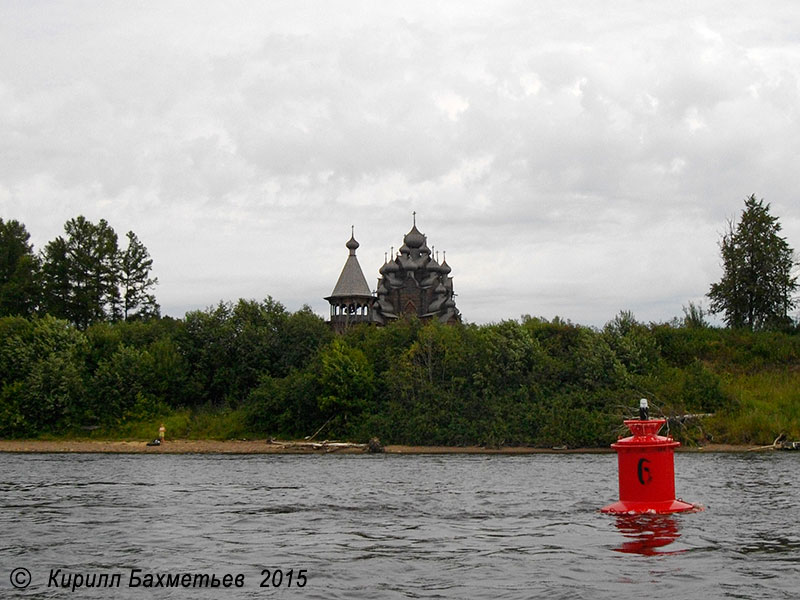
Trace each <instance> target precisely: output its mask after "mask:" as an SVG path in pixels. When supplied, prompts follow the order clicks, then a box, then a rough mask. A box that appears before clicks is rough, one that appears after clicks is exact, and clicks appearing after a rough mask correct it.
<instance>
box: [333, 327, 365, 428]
mask: <svg viewBox="0 0 800 600" xmlns="http://www.w3.org/2000/svg"><path fill="white" fill-rule="evenodd" d="M321 364H322V370H321V376H320V383H321V385H322V395H321V396H320V398H319V408H320V410H321V411H322V412H323V413H325V414H326V415H330V416H331V417H334V418H335V420H336V421H337V423H336V425H337V426H338V427H340V428H341V429H337V427H336V426H332V429H333V430H334V431H335V432H336V433H339V434H341V433H345V432H346V431H347V427H348V425H349V421H350V420H351V419H353V418H355V417H356V416H358V415H359V414H360V413H361V412H362V411H363V410H364V409H366V408H367V406H369V403H370V401H371V400H372V397H373V394H374V393H375V373H374V371H373V369H372V365H371V364H370V363H369V361H368V360H367V357H366V356H365V355H364V353H363V352H362V351H361V350H359V349H358V348H352V347H350V346H348V345H347V344H346V343H345V342H344V341H343V340H342V339H341V338H336V339H334V340H333V342H331V344H330V345H329V346H328V347H327V348H326V349H325V350H323V351H322V354H321Z"/></svg>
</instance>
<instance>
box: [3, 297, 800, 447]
mask: <svg viewBox="0 0 800 600" xmlns="http://www.w3.org/2000/svg"><path fill="white" fill-rule="evenodd" d="M694 317H695V319H692V318H691V315H690V314H687V318H686V319H684V320H683V321H682V322H677V321H676V322H675V323H672V324H650V325H646V324H643V323H639V322H637V321H636V319H635V318H634V317H633V315H631V314H630V313H626V312H623V313H620V314H619V315H618V316H617V317H616V318H615V319H613V320H612V321H611V322H609V323H608V324H607V325H606V326H605V327H604V328H603V329H602V330H595V329H592V328H588V327H583V326H579V325H575V324H572V323H570V322H567V321H563V320H560V319H554V320H553V321H547V320H544V319H536V318H530V317H524V318H523V319H521V320H520V321H504V322H501V323H494V324H489V325H459V326H442V325H438V324H428V325H423V324H421V323H419V322H417V321H413V320H412V321H403V322H399V323H394V324H392V325H390V326H388V327H383V328H376V327H369V326H364V327H357V328H354V329H352V330H351V331H350V332H349V333H348V334H346V335H345V336H339V337H335V336H334V335H333V334H332V333H331V332H330V330H329V328H328V326H327V325H326V324H325V323H324V322H323V321H322V319H320V318H319V317H317V316H316V315H314V314H313V313H312V312H311V310H310V309H309V308H307V307H306V308H303V309H301V310H299V311H297V312H293V313H292V312H289V311H287V310H286V309H285V308H284V307H283V306H282V305H281V304H280V303H278V302H276V301H274V300H272V299H271V298H268V299H266V300H265V301H263V302H255V301H248V300H240V301H239V302H237V303H236V304H230V303H220V304H219V305H217V306H215V307H211V308H208V309H206V310H203V311H195V312H191V313H189V314H187V315H186V318H185V319H183V320H174V319H169V318H163V319H152V320H149V321H132V322H125V321H119V322H115V323H97V324H94V325H90V326H89V327H87V328H86V329H85V330H81V329H79V328H77V327H75V326H74V325H72V324H70V323H69V322H67V321H65V320H61V319H56V318H54V317H50V316H45V317H36V316H33V317H27V318H26V317H5V318H1V319H0V435H2V436H26V437H30V436H36V435H65V434H67V435H89V434H91V435H95V436H96V435H112V436H119V435H134V436H138V437H147V436H154V435H155V432H156V429H157V426H158V423H159V422H160V421H164V422H166V424H167V429H168V432H169V434H170V435H174V436H187V437H192V436H211V437H253V436H262V437H268V436H275V437H304V436H309V435H312V434H314V433H315V432H317V431H319V433H318V436H319V438H329V439H330V438H347V439H351V440H366V439H368V438H369V437H372V436H378V437H379V438H381V440H382V441H384V442H385V443H405V444H449V445H467V444H481V445H490V446H496V445H536V446H561V445H568V446H605V445H606V444H608V443H609V442H611V441H613V440H614V439H615V438H616V436H617V435H618V434H619V433H620V424H621V419H622V418H623V417H625V416H631V415H632V414H633V411H634V408H635V407H636V405H637V401H638V398H640V397H647V398H649V399H650V400H651V402H652V404H653V405H654V407H655V408H654V411H655V412H662V413H663V414H666V415H668V416H673V417H678V416H681V415H686V414H696V413H702V414H705V413H709V414H710V413H713V414H714V416H713V417H704V418H701V419H689V420H684V419H675V420H673V421H671V424H672V427H673V431H672V433H673V434H675V435H677V436H678V437H679V438H682V439H683V440H684V441H687V442H689V443H694V442H697V441H705V440H708V439H709V438H712V439H713V440H714V441H720V442H740V443H769V442H771V441H772V439H773V438H774V437H775V436H777V435H778V434H779V433H781V432H785V433H787V434H788V435H790V436H794V437H800V392H798V390H800V386H797V383H798V381H797V379H798V377H797V376H796V375H794V374H795V373H797V372H798V370H797V367H798V365H800V337H798V336H797V335H795V334H792V333H779V332H751V331H749V330H746V329H744V330H728V329H713V328H708V327H704V326H699V325H698V324H697V323H696V315H694Z"/></svg>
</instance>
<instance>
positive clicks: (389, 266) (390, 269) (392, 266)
mask: <svg viewBox="0 0 800 600" xmlns="http://www.w3.org/2000/svg"><path fill="white" fill-rule="evenodd" d="M399 270H400V266H399V265H398V264H397V263H396V262H395V261H393V260H390V261H389V262H387V263H386V264H385V265H383V266H382V267H381V268H380V271H379V273H380V274H381V275H386V273H397V272H398V271H399Z"/></svg>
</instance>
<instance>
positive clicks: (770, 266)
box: [708, 195, 797, 330]
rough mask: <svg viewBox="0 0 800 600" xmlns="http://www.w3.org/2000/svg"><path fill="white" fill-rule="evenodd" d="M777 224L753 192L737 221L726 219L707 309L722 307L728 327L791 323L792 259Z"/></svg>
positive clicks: (794, 285) (794, 279) (719, 310)
mask: <svg viewBox="0 0 800 600" xmlns="http://www.w3.org/2000/svg"><path fill="white" fill-rule="evenodd" d="M780 230H781V224H780V223H779V222H778V218H777V217H775V216H773V215H772V214H770V205H769V204H764V200H763V199H762V200H756V197H755V195H751V196H750V197H749V198H747V199H746V200H745V208H744V210H743V211H742V216H741V219H740V220H739V222H738V223H737V224H735V225H734V223H733V222H732V221H729V222H728V231H727V232H726V233H725V234H723V236H722V240H721V241H720V251H721V255H722V268H723V274H722V279H721V280H720V281H719V282H718V283H714V284H712V285H711V289H710V291H709V292H708V297H709V299H710V300H711V304H710V307H709V310H710V311H711V312H712V313H724V314H725V317H724V319H725V322H726V323H727V324H728V326H729V327H734V328H740V327H746V328H748V329H750V330H759V329H775V328H780V327H785V326H787V325H789V324H790V323H791V319H790V317H789V312H790V311H791V310H792V309H793V308H794V307H795V306H796V304H797V301H796V299H795V298H794V297H793V294H794V292H795V290H796V289H797V277H796V276H793V275H792V269H793V267H794V266H795V264H796V263H795V260H794V251H793V250H792V248H790V247H789V244H788V243H787V242H786V239H785V238H782V237H781V236H780V235H779V232H780Z"/></svg>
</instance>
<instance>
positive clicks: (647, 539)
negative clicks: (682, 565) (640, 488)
mask: <svg viewBox="0 0 800 600" xmlns="http://www.w3.org/2000/svg"><path fill="white" fill-rule="evenodd" d="M615 524H616V526H617V529H619V531H620V533H622V535H623V536H624V537H625V541H624V542H623V543H622V545H621V546H619V547H618V548H614V550H616V551H617V552H625V553H628V554H643V555H645V556H652V555H654V554H674V553H676V552H685V549H683V550H673V551H666V550H664V548H665V547H666V546H669V545H670V544H671V543H672V542H674V541H675V540H677V539H678V538H679V537H680V535H681V534H680V528H679V526H678V521H677V519H676V517H675V516H674V515H622V516H617V517H616V523H615Z"/></svg>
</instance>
